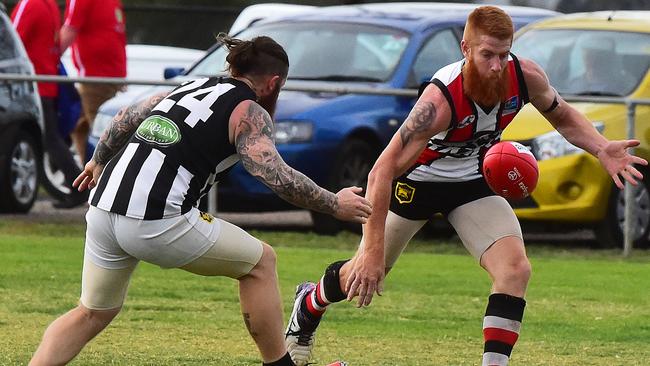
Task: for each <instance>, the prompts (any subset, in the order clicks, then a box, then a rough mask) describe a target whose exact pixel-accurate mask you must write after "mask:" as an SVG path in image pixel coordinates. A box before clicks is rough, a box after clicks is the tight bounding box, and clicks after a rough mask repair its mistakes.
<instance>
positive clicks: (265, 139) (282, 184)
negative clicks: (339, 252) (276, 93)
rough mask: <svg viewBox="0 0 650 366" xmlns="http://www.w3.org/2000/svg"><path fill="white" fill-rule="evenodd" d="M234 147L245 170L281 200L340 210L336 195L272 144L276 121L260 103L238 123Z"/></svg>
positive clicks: (249, 109)
mask: <svg viewBox="0 0 650 366" xmlns="http://www.w3.org/2000/svg"><path fill="white" fill-rule="evenodd" d="M238 124H239V125H238V134H237V136H235V145H236V148H237V152H238V153H239V156H240V158H241V161H242V163H243V164H244V168H246V170H247V171H248V172H249V173H250V174H251V175H253V176H254V177H257V178H258V179H259V180H261V181H262V182H263V183H264V184H266V185H267V186H268V187H269V188H271V190H272V191H273V192H275V193H276V194H277V195H278V196H280V197H281V198H282V199H284V200H286V201H288V202H290V203H292V204H294V205H296V206H299V207H303V208H308V209H311V210H315V211H320V212H324V213H328V214H333V213H335V212H336V210H337V209H338V200H337V197H336V195H335V194H334V193H332V192H330V191H328V190H326V189H323V188H321V187H320V186H318V185H317V184H316V183H314V182H313V181H312V180H311V179H309V178H308V177H307V176H305V175H304V174H302V173H300V172H298V171H297V170H295V169H293V168H291V167H290V166H288V165H287V164H286V163H285V162H284V160H282V157H280V154H278V151H277V149H276V147H275V144H274V143H273V122H272V121H271V117H270V116H269V114H268V113H267V112H266V111H265V110H264V109H263V108H262V107H260V106H259V105H258V104H257V103H251V105H250V107H249V108H248V111H247V112H246V113H245V114H244V116H242V118H241V119H240V120H239V122H238Z"/></svg>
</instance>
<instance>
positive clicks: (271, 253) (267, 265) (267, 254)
mask: <svg viewBox="0 0 650 366" xmlns="http://www.w3.org/2000/svg"><path fill="white" fill-rule="evenodd" d="M276 262H277V256H276V254H275V250H273V248H272V247H271V246H270V245H268V244H266V243H262V257H261V258H260V260H259V261H258V262H257V264H256V265H255V268H256V269H258V270H261V271H263V272H266V271H275V265H276Z"/></svg>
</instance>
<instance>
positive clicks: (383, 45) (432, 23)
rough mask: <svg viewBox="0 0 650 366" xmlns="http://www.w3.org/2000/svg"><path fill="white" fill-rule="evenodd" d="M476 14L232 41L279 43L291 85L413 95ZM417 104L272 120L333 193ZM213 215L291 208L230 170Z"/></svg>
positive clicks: (317, 26) (290, 20)
mask: <svg viewBox="0 0 650 366" xmlns="http://www.w3.org/2000/svg"><path fill="white" fill-rule="evenodd" d="M475 7H476V5H468V4H444V3H437V4H436V3H394V4H390V3H384V4H363V5H350V6H333V7H320V8H313V9H303V10H302V11H301V12H299V13H297V14H295V15H291V16H286V17H281V18H273V19H264V20H259V21H257V22H256V23H254V24H253V26H251V27H249V28H246V29H244V30H243V31H242V32H240V33H238V34H237V35H236V36H237V37H238V38H243V39H250V38H252V37H255V36H257V35H262V34H264V35H268V36H271V37H272V38H273V39H275V40H276V41H278V42H279V43H280V44H282V45H283V46H284V48H285V49H286V51H287V53H288V55H289V59H290V65H291V66H290V68H289V75H288V79H289V80H290V81H291V82H292V85H296V86H300V85H301V83H304V84H305V85H307V84H308V83H313V82H314V81H318V82H321V83H322V85H324V86H333V85H341V84H340V83H344V84H345V85H346V86H351V87H368V88H376V89H382V88H417V87H418V86H419V84H420V83H421V82H422V81H425V80H428V79H430V78H431V76H432V75H433V73H434V72H435V71H436V70H437V69H438V68H440V67H442V66H444V65H446V64H449V63H451V62H454V61H456V60H459V59H460V58H462V54H461V51H460V39H461V37H462V29H463V26H464V23H465V20H466V18H467V15H468V14H469V12H470V11H471V10H472V9H474V8H475ZM506 11H507V12H508V13H509V14H510V15H511V16H512V18H513V21H514V23H515V25H516V26H517V28H519V27H521V26H523V25H525V24H528V23H530V22H532V21H535V20H538V19H541V18H545V17H549V16H553V15H557V14H558V13H556V12H553V11H549V10H540V9H531V8H522V7H506ZM225 57H226V50H225V48H221V47H218V46H215V47H213V48H212V49H210V50H209V51H208V53H207V54H206V56H205V57H204V58H203V59H201V60H200V61H199V62H198V63H197V64H195V65H194V66H192V67H191V68H190V69H189V70H187V71H186V72H184V73H183V77H199V76H204V75H214V74H215V73H216V72H218V71H220V70H224V68H225ZM150 93H153V91H152V92H150ZM150 93H149V94H150ZM149 94H146V95H149ZM146 95H141V96H140V97H141V98H144V97H145V96H146ZM128 102H130V101H127V100H124V99H121V98H116V99H115V100H112V101H109V102H107V103H105V104H104V105H103V106H102V108H101V109H100V111H99V116H98V117H97V120H96V121H95V126H96V127H97V128H98V131H96V132H97V133H95V138H98V137H99V129H100V127H99V126H100V123H105V122H108V121H110V116H112V115H113V114H114V113H115V112H117V110H118V109H119V108H121V107H122V106H123V105H124V104H125V103H128ZM414 103H415V98H413V97H401V96H390V95H360V94H347V93H332V92H301V91H286V90H285V91H282V92H281V93H280V97H279V100H278V105H277V109H276V114H275V128H276V131H275V140H276V143H277V146H278V151H279V152H280V154H281V155H282V157H283V159H284V160H285V161H286V162H287V163H288V164H289V165H291V166H292V167H294V168H296V169H297V170H300V171H301V172H303V173H305V174H306V175H307V176H309V177H310V178H312V179H313V180H314V181H315V182H316V183H318V184H319V185H321V186H323V187H326V188H328V189H330V190H332V191H337V190H339V189H340V188H342V187H344V186H350V185H359V186H365V184H366V179H367V175H368V173H369V171H370V168H371V167H372V165H373V163H374V161H375V159H376V158H377V156H378V155H379V153H380V152H381V150H382V149H383V147H384V146H386V144H387V143H388V141H389V139H390V138H391V136H392V135H393V133H394V132H395V131H396V130H397V128H398V127H399V125H400V124H401V122H402V121H403V120H404V119H405V117H406V115H407V114H408V112H409V111H410V109H411V107H412V106H413V105H414ZM218 208H219V210H221V211H248V210H282V209H290V208H292V207H291V206H289V205H288V204H287V203H286V202H285V201H283V200H281V199H279V198H278V197H277V196H276V195H275V194H273V192H272V191H271V190H270V189H269V188H267V187H266V186H264V185H263V184H262V183H260V182H259V181H258V180H257V179H255V178H254V177H252V176H250V175H249V174H248V173H247V172H246V171H245V169H244V168H243V167H241V166H236V167H235V168H234V169H233V170H232V171H231V172H230V174H229V175H228V177H227V178H226V179H225V180H224V181H221V182H219V186H218ZM312 218H313V221H314V224H315V229H316V230H317V231H320V232H332V231H336V230H338V229H339V228H341V225H342V223H340V222H339V221H336V220H335V219H333V218H331V217H330V216H327V215H323V214H319V213H316V212H314V213H312Z"/></svg>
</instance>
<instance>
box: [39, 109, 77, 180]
mask: <svg viewBox="0 0 650 366" xmlns="http://www.w3.org/2000/svg"><path fill="white" fill-rule="evenodd" d="M41 104H42V105H43V117H44V120H45V150H46V151H47V152H48V153H49V156H50V159H52V161H53V163H54V164H55V165H56V167H57V168H59V169H61V171H62V172H63V175H64V176H65V180H66V184H68V185H69V186H70V188H72V182H73V181H74V180H75V178H77V176H78V175H79V173H80V172H81V170H80V169H79V166H78V165H77V163H76V162H75V161H74V158H73V157H72V154H71V153H70V149H69V148H68V145H66V143H65V142H64V141H63V137H62V136H61V134H60V133H59V126H58V124H59V121H58V117H57V113H56V102H55V100H54V99H53V98H41Z"/></svg>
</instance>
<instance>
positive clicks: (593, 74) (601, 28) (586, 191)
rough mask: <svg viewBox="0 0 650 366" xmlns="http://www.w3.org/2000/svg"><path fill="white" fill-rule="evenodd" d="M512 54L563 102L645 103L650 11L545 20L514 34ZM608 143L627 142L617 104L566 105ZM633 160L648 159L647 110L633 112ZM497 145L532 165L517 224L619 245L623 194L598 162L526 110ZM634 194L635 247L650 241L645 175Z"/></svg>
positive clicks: (649, 92) (622, 108) (649, 84)
mask: <svg viewBox="0 0 650 366" xmlns="http://www.w3.org/2000/svg"><path fill="white" fill-rule="evenodd" d="M512 52H513V53H514V54H515V55H517V56H519V57H521V58H529V59H532V60H534V61H535V62H537V63H538V64H539V65H540V66H541V67H542V68H543V69H544V70H545V71H546V73H547V74H548V77H549V80H550V82H551V85H553V87H555V88H556V89H557V91H558V92H559V93H560V94H561V95H562V96H563V97H565V98H570V97H572V96H616V97H620V96H624V97H631V98H645V99H648V98H650V73H649V72H648V66H649V65H650V12H648V11H616V12H594V13H580V14H570V15H565V16H560V17H556V18H549V19H546V20H542V21H540V22H538V23H534V24H532V25H529V26H528V27H525V28H523V29H522V30H520V31H519V32H518V33H517V35H516V39H515V41H514V44H513V48H512ZM571 104H572V105H573V106H574V107H575V108H576V109H577V110H579V111H581V112H583V113H584V114H585V115H586V116H587V117H588V118H589V119H590V120H591V121H593V123H594V124H595V125H596V127H597V128H598V129H599V130H600V131H601V133H602V134H603V135H604V136H606V137H607V138H609V139H625V138H627V113H628V112H627V108H626V105H625V104H623V103H613V104H602V103H571ZM635 129H636V134H635V135H636V138H637V139H639V140H641V145H640V146H639V147H638V148H636V151H635V153H636V154H637V155H639V156H641V157H643V158H645V159H646V160H650V106H648V105H638V106H637V107H636V120H635ZM502 139H503V140H515V141H519V142H521V143H523V144H525V145H527V146H528V147H529V148H530V149H531V150H532V152H533V154H534V155H535V157H536V158H537V160H538V161H539V172H540V179H539V183H538V186H537V188H536V190H535V191H534V192H533V193H532V197H530V198H529V199H527V200H525V201H522V202H513V207H515V212H516V213H517V216H518V217H519V218H520V219H521V220H522V221H545V222H559V223H572V224H580V225H583V226H584V225H589V226H592V227H593V228H594V229H595V233H596V237H597V239H598V241H599V243H601V244H602V245H605V246H613V245H622V242H623V218H624V214H623V212H624V205H625V202H624V193H623V192H622V191H620V190H618V189H617V188H616V187H615V186H614V185H613V182H612V179H611V178H610V177H609V176H608V175H607V173H606V172H605V171H604V170H603V169H602V168H601V167H600V164H599V163H598V160H597V159H596V158H594V157H593V156H591V155H589V154H587V153H586V152H584V151H583V150H581V149H579V148H577V147H575V146H573V145H571V144H570V143H568V142H567V141H566V140H565V139H564V138H563V137H562V136H561V135H559V134H558V133H557V132H555V130H554V129H553V127H552V126H551V125H550V124H549V123H548V122H547V121H546V120H545V119H544V117H542V115H541V114H540V113H539V112H537V110H535V108H533V107H532V106H531V105H528V106H526V107H525V108H524V109H523V110H522V111H521V112H520V113H519V115H517V117H516V118H515V120H514V121H513V122H512V123H511V125H510V126H508V128H507V129H506V130H505V131H504V133H503V136H502ZM638 168H639V170H641V172H642V173H643V174H644V176H645V178H644V181H643V184H639V185H638V186H637V187H636V188H635V190H634V194H633V196H634V204H633V207H634V208H635V215H634V216H635V220H634V231H633V238H634V244H635V246H647V245H648V244H649V238H648V237H649V235H650V195H649V192H650V190H649V186H650V170H649V169H647V168H645V167H644V168H643V169H642V168H641V167H638Z"/></svg>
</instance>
